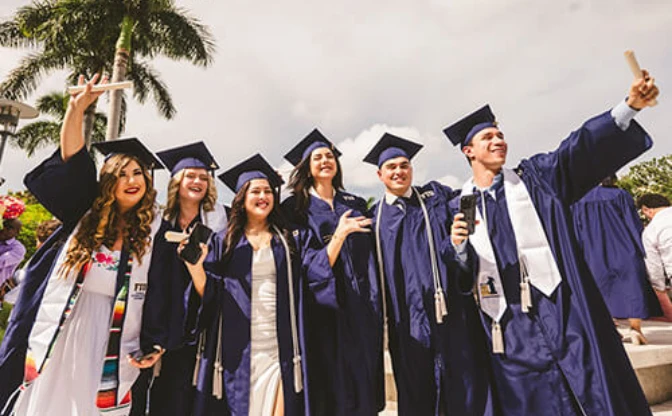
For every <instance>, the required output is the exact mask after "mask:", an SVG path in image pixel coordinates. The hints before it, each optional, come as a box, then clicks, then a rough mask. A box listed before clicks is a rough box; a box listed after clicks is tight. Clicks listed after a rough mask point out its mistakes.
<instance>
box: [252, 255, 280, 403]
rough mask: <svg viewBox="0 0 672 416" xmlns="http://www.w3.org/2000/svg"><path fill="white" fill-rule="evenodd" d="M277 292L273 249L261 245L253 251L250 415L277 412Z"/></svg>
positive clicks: (278, 370)
mask: <svg viewBox="0 0 672 416" xmlns="http://www.w3.org/2000/svg"><path fill="white" fill-rule="evenodd" d="M275 296H276V270H275V260H274V258H273V250H272V249H271V247H266V248H261V249H259V250H257V251H254V252H253V254H252V294H251V299H252V318H251V322H250V333H251V347H250V412H249V414H250V416H261V415H263V416H266V415H270V414H273V409H274V406H275V399H276V397H277V394H278V386H279V385H280V380H281V377H280V354H279V352H278V336H277V331H276V298H275Z"/></svg>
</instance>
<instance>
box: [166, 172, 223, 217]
mask: <svg viewBox="0 0 672 416" xmlns="http://www.w3.org/2000/svg"><path fill="white" fill-rule="evenodd" d="M187 169H188V168H186V169H182V170H180V171H179V172H177V173H176V174H175V175H174V176H173V177H172V178H170V182H168V199H167V202H166V209H165V210H163V219H164V220H166V221H171V222H172V221H173V220H175V219H177V217H178V215H180V195H179V192H180V184H181V183H182V179H184V175H185V171H186V170H187ZM216 203H217V187H216V186H215V181H214V179H213V178H212V175H210V174H209V173H208V189H206V191H205V197H204V198H203V200H202V201H201V207H203V211H204V212H210V211H214V210H215V204H216Z"/></svg>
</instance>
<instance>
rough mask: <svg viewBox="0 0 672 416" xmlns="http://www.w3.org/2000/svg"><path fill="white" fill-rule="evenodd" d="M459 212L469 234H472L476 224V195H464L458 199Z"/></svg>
mask: <svg viewBox="0 0 672 416" xmlns="http://www.w3.org/2000/svg"><path fill="white" fill-rule="evenodd" d="M460 212H461V213H462V214H464V219H463V221H465V222H466V223H467V230H469V234H473V233H474V227H475V222H476V195H464V196H462V197H461V198H460Z"/></svg>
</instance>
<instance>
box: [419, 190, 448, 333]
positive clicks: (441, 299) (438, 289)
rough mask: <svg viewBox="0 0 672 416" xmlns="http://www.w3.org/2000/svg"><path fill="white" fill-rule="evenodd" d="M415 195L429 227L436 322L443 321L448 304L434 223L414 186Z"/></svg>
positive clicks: (428, 238) (428, 240) (428, 236)
mask: <svg viewBox="0 0 672 416" xmlns="http://www.w3.org/2000/svg"><path fill="white" fill-rule="evenodd" d="M412 189H413V192H415V195H416V196H417V197H418V201H419V202H420V207H421V208H422V214H423V216H424V217H425V224H426V229H427V242H428V243H429V259H430V262H431V263H432V275H433V276H434V309H435V313H436V322H437V323H439V324H441V323H443V317H444V316H446V315H448V305H447V304H446V297H445V294H444V293H443V287H442V286H441V278H440V276H439V265H438V263H437V260H436V249H435V247H434V234H432V224H431V223H430V222H429V213H428V212H427V207H426V206H425V202H424V201H423V200H422V197H421V196H420V192H418V190H417V189H416V188H412Z"/></svg>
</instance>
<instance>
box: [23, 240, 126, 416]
mask: <svg viewBox="0 0 672 416" xmlns="http://www.w3.org/2000/svg"><path fill="white" fill-rule="evenodd" d="M119 256H120V252H119V251H114V252H112V251H110V250H108V249H107V248H105V247H101V250H100V251H99V252H97V253H94V254H93V264H92V267H91V269H90V270H89V272H88V273H87V275H86V279H84V285H83V286H82V293H81V294H80V296H79V299H78V300H77V303H76V304H75V307H74V308H73V311H72V313H71V316H70V318H68V321H67V322H66V323H65V325H64V327H63V329H62V330H61V333H60V335H59V338H58V341H57V342H56V346H55V347H54V351H53V353H52V355H51V358H50V359H49V361H48V363H47V366H46V367H45V368H44V370H43V371H42V374H40V376H39V377H38V378H37V379H36V380H35V381H34V382H33V383H32V384H31V385H30V386H29V387H28V389H27V390H26V391H24V392H23V393H22V394H21V396H20V397H19V400H18V402H17V404H16V406H15V409H14V410H15V412H16V415H17V416H51V415H57V416H92V415H99V414H100V412H99V411H98V408H97V407H96V394H97V393H98V385H99V384H100V379H101V376H102V373H103V362H104V359H105V352H106V349H107V339H108V337H109V328H110V320H111V319H112V315H111V313H112V303H113V301H114V295H115V293H114V292H115V285H116V278H117V270H118V268H119Z"/></svg>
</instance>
